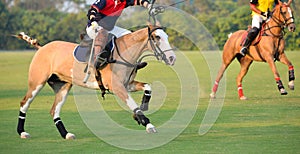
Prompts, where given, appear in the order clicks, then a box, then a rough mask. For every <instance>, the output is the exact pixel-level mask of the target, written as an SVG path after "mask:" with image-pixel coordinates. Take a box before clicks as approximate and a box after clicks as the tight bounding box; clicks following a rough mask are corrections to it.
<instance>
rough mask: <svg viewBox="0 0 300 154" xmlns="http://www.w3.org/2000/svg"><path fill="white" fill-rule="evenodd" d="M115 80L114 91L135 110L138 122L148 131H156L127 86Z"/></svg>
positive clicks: (135, 117) (134, 116)
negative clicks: (129, 92)
mask: <svg viewBox="0 0 300 154" xmlns="http://www.w3.org/2000/svg"><path fill="white" fill-rule="evenodd" d="M117 81H118V80H116V82H113V89H112V91H113V93H114V94H115V95H117V96H118V97H119V98H120V99H121V100H122V101H124V102H125V103H126V105H127V106H128V107H129V108H130V109H131V110H132V111H133V114H134V115H133V118H134V119H135V120H136V121H137V122H138V124H142V125H143V126H145V127H146V131H147V132H148V133H156V132H157V131H156V129H155V127H154V126H153V125H152V124H151V123H150V120H149V119H148V118H147V117H146V116H145V115H144V113H143V112H142V110H141V109H140V108H139V107H138V105H137V104H136V102H135V101H134V100H133V98H132V97H131V96H130V95H129V94H128V92H127V90H126V88H125V87H124V86H123V84H122V83H120V82H117Z"/></svg>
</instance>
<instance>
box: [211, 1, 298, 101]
mask: <svg viewBox="0 0 300 154" xmlns="http://www.w3.org/2000/svg"><path fill="white" fill-rule="evenodd" d="M286 26H287V27H288V30H289V31H292V32H293V31H295V24H294V17H293V14H292V9H291V8H290V7H289V5H287V4H283V3H281V2H280V3H279V4H278V5H277V6H276V7H275V8H274V11H273V15H272V17H271V19H269V20H268V21H267V22H266V23H265V26H264V29H263V36H262V38H261V40H260V42H259V43H258V44H256V45H252V46H250V50H249V53H248V54H247V55H246V56H245V57H242V56H241V55H240V54H239V51H240V49H241V42H242V41H243V34H244V33H245V30H239V31H237V32H235V33H233V34H232V35H231V36H230V37H229V39H228V40H227V42H226V43H225V45H224V50H223V63H222V65H221V68H220V70H219V72H218V75H217V78H216V80H215V84H214V86H213V88H212V93H211V94H210V97H211V98H215V96H216V92H217V89H218V84H219V81H220V80H221V78H222V76H223V73H224V71H225V70H226V68H227V67H228V66H229V64H230V63H231V62H232V61H233V59H234V58H235V57H237V59H238V60H239V62H240V65H241V70H240V72H239V74H238V76H237V79H236V83H237V87H238V94H239V98H240V99H241V100H245V99H247V98H246V97H245V96H244V94H243V89H242V79H243V77H244V76H245V75H246V74H247V72H248V69H249V66H250V65H251V63H252V62H253V61H260V62H267V63H268V64H269V65H270V67H271V70H272V72H273V74H274V77H275V80H276V83H277V86H278V89H279V91H280V93H281V95H286V94H287V92H286V90H285V89H284V86H283V84H282V82H281V80H280V76H279V73H278V71H277V68H276V65H275V62H274V59H276V60H279V61H280V62H282V63H283V64H285V65H287V66H288V68H289V84H288V85H289V88H290V89H291V90H293V89H294V79H295V76H294V68H293V65H292V63H291V62H290V61H289V60H288V58H287V57H286V55H285V53H284V45H285V41H284V39H283V35H284V27H286ZM253 42H255V41H253Z"/></svg>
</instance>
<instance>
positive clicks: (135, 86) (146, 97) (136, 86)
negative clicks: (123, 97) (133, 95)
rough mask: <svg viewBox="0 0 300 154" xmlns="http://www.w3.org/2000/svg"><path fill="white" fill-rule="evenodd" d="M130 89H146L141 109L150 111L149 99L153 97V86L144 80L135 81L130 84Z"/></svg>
mask: <svg viewBox="0 0 300 154" xmlns="http://www.w3.org/2000/svg"><path fill="white" fill-rule="evenodd" d="M128 90H129V91H141V90H143V91H144V95H143V98H142V103H141V106H140V109H141V110H142V111H148V108H149V101H150V99H151V92H152V90H151V86H150V84H148V83H143V82H138V81H133V82H131V83H130V84H129V86H128Z"/></svg>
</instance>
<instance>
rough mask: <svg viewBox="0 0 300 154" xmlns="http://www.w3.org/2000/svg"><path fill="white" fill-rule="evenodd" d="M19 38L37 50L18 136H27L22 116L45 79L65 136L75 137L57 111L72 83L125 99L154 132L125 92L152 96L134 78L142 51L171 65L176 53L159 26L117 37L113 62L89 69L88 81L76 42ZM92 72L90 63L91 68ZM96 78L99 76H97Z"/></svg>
mask: <svg viewBox="0 0 300 154" xmlns="http://www.w3.org/2000/svg"><path fill="white" fill-rule="evenodd" d="M18 37H19V38H22V39H23V40H26V41H27V42H28V43H30V44H32V45H34V46H35V47H36V48H37V49H38V51H37V52H36V53H35V55H34V57H33V59H32V62H31V64H30V68H29V74H28V75H29V76H28V91H27V93H26V95H25V97H24V98H23V100H22V101H21V103H20V105H21V107H20V113H19V121H18V127H17V132H18V133H19V135H20V137H21V138H28V137H30V135H29V133H27V132H26V131H25V129H24V124H25V117H26V112H27V111H28V108H29V106H30V104H31V102H32V101H33V99H34V98H35V96H37V94H38V93H39V92H40V90H41V89H42V88H43V87H44V85H45V84H46V82H48V84H49V85H50V87H51V88H52V89H53V90H54V92H55V100H54V103H53V106H52V108H51V111H50V114H51V116H52V117H53V120H54V123H55V125H56V127H57V129H58V131H59V132H60V134H61V136H62V137H63V138H65V139H74V138H75V135H74V134H72V133H69V132H68V131H67V130H66V128H65V127H64V124H63V122H62V120H61V118H60V111H61V108H62V106H63V104H64V103H65V100H66V98H67V95H68V92H69V90H70V89H71V87H72V85H73V84H74V85H79V86H82V87H85V88H90V89H96V90H99V89H100V88H99V85H101V86H102V88H103V89H102V90H104V89H107V90H110V91H111V92H113V93H114V94H115V95H116V96H118V97H119V98H120V99H121V100H122V101H124V102H125V103H126V104H127V106H128V107H129V108H130V109H131V110H132V111H133V113H134V119H135V120H137V122H138V123H139V124H142V125H143V126H145V127H146V131H147V132H149V133H154V132H156V129H155V127H154V126H153V125H152V124H151V123H150V120H149V119H148V118H147V117H146V116H145V115H144V114H143V112H142V111H141V109H140V108H139V107H138V105H137V103H136V102H135V101H134V100H133V99H132V97H131V96H130V95H129V94H128V91H139V90H144V92H145V93H144V98H143V100H144V99H145V100H144V103H148V102H149V99H150V97H151V87H150V85H149V84H147V83H142V82H138V81H135V80H134V78H135V76H136V73H137V64H138V63H137V61H138V60H139V58H140V57H141V55H142V53H143V52H144V51H146V50H151V51H153V52H154V55H156V57H157V58H158V59H161V60H163V61H164V62H165V63H166V64H167V65H173V64H174V63H175V60H176V56H175V54H174V52H173V50H172V49H171V47H170V44H169V41H168V35H167V34H166V33H165V32H164V31H163V29H162V28H160V27H157V26H148V27H147V28H143V29H140V30H138V31H135V32H133V33H130V34H127V35H124V36H122V37H120V38H118V39H116V46H117V48H116V49H115V50H114V52H113V57H114V59H115V60H116V62H115V63H109V64H108V65H107V66H106V67H105V68H103V69H102V70H100V73H101V76H100V74H99V71H97V73H96V74H97V75H96V77H95V74H94V73H92V74H91V76H90V77H89V79H88V81H87V82H85V83H84V82H83V80H84V77H85V73H84V70H85V68H86V64H82V63H79V62H77V61H76V60H75V59H74V57H73V50H74V48H75V47H76V46H77V45H78V44H75V43H70V42H64V41H53V42H50V43H48V44H46V45H44V46H40V45H39V44H38V43H37V41H36V40H33V39H31V38H30V37H29V36H27V35H25V34H23V33H20V34H19V35H18ZM91 69H92V72H95V71H94V70H93V67H92V68H91ZM96 78H98V79H99V80H96Z"/></svg>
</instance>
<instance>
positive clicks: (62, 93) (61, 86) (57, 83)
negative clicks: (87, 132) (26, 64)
mask: <svg viewBox="0 0 300 154" xmlns="http://www.w3.org/2000/svg"><path fill="white" fill-rule="evenodd" d="M48 84H49V85H50V86H51V88H52V89H53V91H54V92H55V101H54V103H53V106H52V108H51V111H50V114H51V116H52V118H53V121H54V124H55V125H56V127H57V129H58V131H59V133H60V135H61V136H62V137H63V138H64V139H75V135H74V134H72V133H69V132H68V131H67V130H66V128H65V126H64V124H63V122H62V120H61V118H60V111H61V108H62V106H63V105H64V103H65V101H66V99H67V96H68V93H69V90H70V89H71V87H72V84H71V83H67V82H64V81H61V80H59V78H58V77H57V76H56V75H52V76H51V78H50V79H49V80H48Z"/></svg>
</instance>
